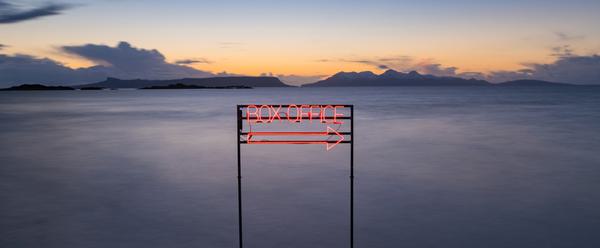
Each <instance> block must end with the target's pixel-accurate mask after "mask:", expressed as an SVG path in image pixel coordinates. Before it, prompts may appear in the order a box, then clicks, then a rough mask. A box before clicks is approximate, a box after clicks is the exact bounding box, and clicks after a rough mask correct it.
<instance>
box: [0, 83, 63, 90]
mask: <svg viewBox="0 0 600 248" xmlns="http://www.w3.org/2000/svg"><path fill="white" fill-rule="evenodd" d="M0 90H1V91H31V90H75V89H74V88H71V87H66V86H46V85H41V84H21V85H19V86H13V87H10V88H6V89H0Z"/></svg>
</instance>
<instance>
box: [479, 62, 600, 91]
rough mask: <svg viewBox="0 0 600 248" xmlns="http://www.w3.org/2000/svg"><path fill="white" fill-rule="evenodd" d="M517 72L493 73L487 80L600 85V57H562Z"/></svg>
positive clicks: (527, 65)
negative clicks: (523, 80)
mask: <svg viewBox="0 0 600 248" xmlns="http://www.w3.org/2000/svg"><path fill="white" fill-rule="evenodd" d="M524 66H525V68H523V69H521V70H518V71H495V72H492V73H490V74H489V75H488V78H489V80H491V81H494V82H501V81H507V80H514V79H538V80H546V81H552V82H564V83H576V84H600V56H599V55H589V56H576V55H571V56H564V57H559V58H558V59H557V60H556V61H554V62H553V63H549V64H537V63H531V64H526V65H524Z"/></svg>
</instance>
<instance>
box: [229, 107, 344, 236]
mask: <svg viewBox="0 0 600 248" xmlns="http://www.w3.org/2000/svg"><path fill="white" fill-rule="evenodd" d="M236 112H237V136H238V137H237V162H238V164H237V182H238V185H237V186H238V187H237V191H238V221H239V226H238V227H239V228H238V235H239V236H238V237H239V240H238V241H239V247H240V248H243V246H244V245H243V243H244V239H243V234H242V232H243V228H242V227H243V224H242V220H243V218H242V166H241V164H242V162H241V160H242V157H241V145H242V144H248V145H257V144H263V145H269V144H271V145H274V144H281V145H306V144H325V148H326V149H327V151H329V150H331V149H332V148H334V147H335V146H337V145H339V144H343V143H347V144H350V230H349V231H350V248H352V247H354V138H353V136H354V106H353V105H339V104H316V105H315V104H290V105H266V104H262V105H261V104H256V105H238V106H237V108H236ZM332 126H333V127H332Z"/></svg>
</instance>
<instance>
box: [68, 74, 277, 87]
mask: <svg viewBox="0 0 600 248" xmlns="http://www.w3.org/2000/svg"><path fill="white" fill-rule="evenodd" d="M177 84H182V85H193V86H199V87H212V88H216V87H232V86H238V87H239V86H245V87H288V86H289V85H287V84H284V83H283V82H281V81H280V80H279V78H276V77H210V78H182V79H172V80H146V79H127V80H125V79H118V78H107V79H106V80H104V81H102V82H98V83H92V84H85V85H79V86H75V87H76V88H83V87H101V88H135V89H139V88H148V87H153V86H154V87H157V86H169V85H177Z"/></svg>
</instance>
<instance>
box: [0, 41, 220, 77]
mask: <svg viewBox="0 0 600 248" xmlns="http://www.w3.org/2000/svg"><path fill="white" fill-rule="evenodd" d="M61 50H62V51H64V52H66V53H68V54H71V55H75V56H79V57H81V58H84V59H86V60H90V61H93V62H95V63H97V64H98V65H95V66H91V67H85V68H77V69H74V68H70V67H67V66H65V65H63V64H62V63H60V62H58V61H55V60H52V59H48V58H37V57H34V56H29V55H22V54H17V55H6V54H0V85H1V86H10V85H16V84H22V83H44V84H49V85H57V84H62V85H69V84H71V85H72V84H83V83H91V82H98V81H102V80H104V79H105V78H106V77H117V78H123V79H134V78H145V79H173V78H185V77H210V76H228V75H232V74H229V73H226V72H223V73H219V74H217V75H214V74H212V73H210V72H206V71H201V70H197V69H194V68H191V67H188V66H184V65H178V64H172V63H168V62H166V60H165V56H164V55H162V54H161V53H160V52H159V51H157V50H146V49H139V48H135V47H133V46H131V45H130V44H129V43H127V42H121V43H119V44H118V45H117V46H115V47H111V46H106V45H95V44H87V45H82V46H64V47H62V48H61Z"/></svg>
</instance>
